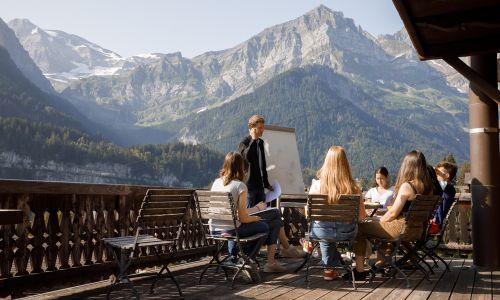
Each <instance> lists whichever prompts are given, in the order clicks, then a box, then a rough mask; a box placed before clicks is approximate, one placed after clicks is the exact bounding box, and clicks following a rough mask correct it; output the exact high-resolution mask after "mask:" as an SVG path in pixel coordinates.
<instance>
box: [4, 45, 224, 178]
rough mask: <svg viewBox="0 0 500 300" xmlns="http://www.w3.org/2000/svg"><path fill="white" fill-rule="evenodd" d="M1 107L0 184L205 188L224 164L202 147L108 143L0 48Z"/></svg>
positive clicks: (83, 119)
mask: <svg viewBox="0 0 500 300" xmlns="http://www.w3.org/2000/svg"><path fill="white" fill-rule="evenodd" d="M0 106H1V107H2V110H0V136H1V137H2V138H1V139H0V177H1V178H12V179H16V178H17V179H32V180H57V181H76V182H94V183H127V184H154V185H166V186H195V187H205V186H207V185H208V184H209V183H210V181H211V180H212V179H213V178H215V177H216V176H217V171H218V169H219V167H220V163H221V161H222V158H223V157H222V155H221V154H220V153H218V152H214V151H212V150H209V149H207V148H206V147H203V146H194V145H183V144H179V143H173V144H168V145H143V146H134V147H131V148H122V147H119V146H116V145H114V144H111V143H109V142H106V141H105V140H104V139H103V138H102V137H100V135H98V134H95V130H97V128H94V126H96V124H92V122H90V121H88V120H87V119H85V117H84V116H82V115H81V114H80V113H79V112H78V111H77V110H76V109H75V108H74V107H73V106H72V105H71V104H70V103H68V102H67V101H65V100H64V99H62V98H60V97H59V96H57V95H54V94H48V93H45V92H43V91H41V90H40V89H39V88H38V87H37V86H35V85H34V84H33V83H32V82H31V81H29V80H28V79H27V78H26V77H24V75H23V74H22V73H21V71H19V69H18V68H17V66H16V64H15V63H14V62H13V61H12V59H11V58H10V55H9V53H8V52H7V50H6V49H5V48H3V47H1V46H0ZM101 130H103V131H104V132H106V129H101Z"/></svg>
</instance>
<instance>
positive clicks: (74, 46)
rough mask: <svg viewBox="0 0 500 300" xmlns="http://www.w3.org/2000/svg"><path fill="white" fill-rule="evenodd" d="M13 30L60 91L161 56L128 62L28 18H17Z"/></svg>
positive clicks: (82, 40)
mask: <svg viewBox="0 0 500 300" xmlns="http://www.w3.org/2000/svg"><path fill="white" fill-rule="evenodd" d="M9 27H10V28H11V29H12V30H13V31H14V32H15V34H16V36H17V38H18V39H19V41H20V43H21V44H22V45H23V47H24V49H26V51H28V53H29V55H30V56H31V58H32V59H33V60H34V61H35V62H36V64H37V65H38V67H39V68H40V69H41V70H42V71H43V73H44V75H45V76H46V77H47V78H48V79H49V80H50V81H51V83H52V84H53V85H54V87H55V88H56V89H57V90H59V91H61V90H63V89H64V88H66V87H67V86H68V85H69V83H70V82H71V81H74V80H77V79H79V78H85V77H89V76H94V75H96V76H107V75H116V74H120V73H123V72H127V71H129V70H132V69H135V68H136V67H137V66H139V65H141V64H144V63H149V62H152V61H156V60H158V59H159V57H160V56H161V54H159V55H155V54H148V55H137V56H133V57H131V58H128V59H125V58H122V57H121V56H120V55H118V54H117V53H115V52H113V51H110V50H108V49H104V48H103V47H100V46H99V45H96V44H94V43H92V42H90V41H87V40H86V39H84V38H82V37H79V36H77V35H74V34H69V33H66V32H64V31H60V30H44V29H42V28H40V27H38V26H36V25H34V24H33V23H31V22H30V21H29V20H27V19H13V20H11V21H10V22H9Z"/></svg>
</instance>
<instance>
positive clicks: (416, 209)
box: [401, 194, 442, 240]
mask: <svg viewBox="0 0 500 300" xmlns="http://www.w3.org/2000/svg"><path fill="white" fill-rule="evenodd" d="M441 200H442V198H441V196H437V195H421V194H417V197H416V198H415V199H414V200H412V203H411V205H410V208H409V209H408V212H407V213H406V216H405V226H404V227H403V230H402V232H401V236H402V239H403V240H415V239H418V238H420V237H421V236H422V233H423V231H424V230H425V229H426V228H427V223H428V222H429V220H430V219H431V218H432V216H433V214H434V212H435V211H436V208H437V207H438V205H439V203H440V202H441Z"/></svg>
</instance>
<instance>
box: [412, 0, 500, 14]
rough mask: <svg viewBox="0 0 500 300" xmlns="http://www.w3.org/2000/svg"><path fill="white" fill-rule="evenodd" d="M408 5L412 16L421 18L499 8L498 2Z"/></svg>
mask: <svg viewBox="0 0 500 300" xmlns="http://www.w3.org/2000/svg"><path fill="white" fill-rule="evenodd" d="M406 3H407V7H408V9H409V10H411V13H412V15H413V16H414V17H416V18H420V17H428V16H436V15H444V14H450V13H456V12H462V11H470V10H477V9H482V8H487V7H490V6H497V5H498V0H474V1H471V0H448V1H443V0H425V1H422V0H407V1H406Z"/></svg>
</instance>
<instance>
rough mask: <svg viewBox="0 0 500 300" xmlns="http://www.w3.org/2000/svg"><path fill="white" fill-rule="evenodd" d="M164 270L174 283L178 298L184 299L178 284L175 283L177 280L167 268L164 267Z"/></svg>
mask: <svg viewBox="0 0 500 300" xmlns="http://www.w3.org/2000/svg"><path fill="white" fill-rule="evenodd" d="M165 270H166V271H167V274H168V277H170V279H171V280H172V281H173V282H174V284H175V286H176V287H177V291H178V292H179V296H180V297H181V298H182V297H184V296H183V295H182V291H181V287H180V286H179V283H177V280H175V277H174V275H172V273H171V272H170V269H169V268H168V267H166V268H165Z"/></svg>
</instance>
